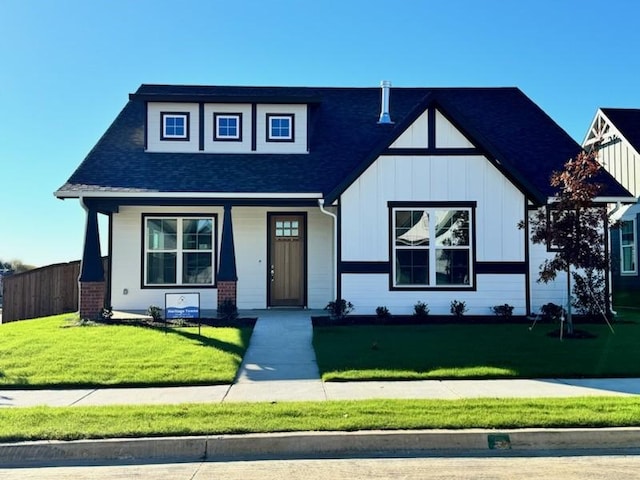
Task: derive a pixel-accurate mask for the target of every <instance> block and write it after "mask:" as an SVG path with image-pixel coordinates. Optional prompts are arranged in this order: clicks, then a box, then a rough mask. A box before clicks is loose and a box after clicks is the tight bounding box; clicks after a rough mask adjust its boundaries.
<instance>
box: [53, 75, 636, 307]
mask: <svg viewBox="0 0 640 480" xmlns="http://www.w3.org/2000/svg"><path fill="white" fill-rule="evenodd" d="M580 149H581V148H580V145H578V144H577V143H576V142H575V141H573V140H572V139H571V138H570V137H569V135H567V133H565V132H564V131H563V130H562V129H561V128H560V127H559V126H558V125H557V124H556V123H554V122H553V120H552V119H551V118H549V117H548V116H547V115H546V114H545V113H544V112H543V111H542V110H541V109H540V108H539V107H538V106H536V105H535V104H534V103H533V102H532V101H531V100H530V99H529V98H527V96H525V95H524V94H523V93H522V92H521V91H520V90H519V89H517V88H393V89H392V88H391V86H390V84H389V83H388V82H383V84H382V86H381V88H314V87H230V86H221V87H219V86H184V85H142V86H140V88H139V89H138V90H137V91H136V92H135V93H134V94H131V95H130V96H129V101H128V102H127V103H126V105H125V106H124V108H123V110H122V111H121V113H120V114H119V115H118V116H117V118H116V119H115V121H114V122H113V124H112V125H111V126H110V127H109V128H108V130H107V131H106V132H105V134H104V135H103V136H102V138H101V139H100V140H99V141H98V143H97V144H96V145H95V147H94V148H93V149H92V150H91V152H89V154H88V155H87V157H86V158H85V159H84V161H83V162H82V163H81V164H80V166H79V167H78V168H77V170H76V171H75V172H74V173H73V174H72V175H71V177H70V178H69V180H68V181H67V182H66V183H65V184H64V185H62V187H60V189H59V190H57V191H56V192H55V195H56V197H58V198H60V199H68V198H75V199H78V200H79V201H80V204H81V205H82V206H83V208H84V209H85V210H86V212H87V226H86V232H85V246H84V252H83V257H82V259H83V263H82V269H81V274H80V279H79V280H80V290H81V293H80V297H81V300H80V312H81V315H83V316H91V315H95V314H96V312H98V311H99V310H100V309H101V307H102V306H103V298H104V296H105V291H106V292H108V293H107V304H108V305H111V306H113V308H114V309H117V310H125V311H136V310H138V311H139V310H142V311H144V310H145V309H146V308H147V307H148V306H149V305H165V298H166V297H165V294H171V293H174V294H178V295H182V294H197V295H198V298H199V306H200V308H202V309H203V310H213V309H216V308H217V307H218V305H220V304H221V303H222V302H224V301H226V300H230V301H232V302H235V303H237V306H238V308H241V309H264V308H278V307H301V308H302V307H306V308H323V307H325V305H327V303H328V302H329V301H331V300H333V299H336V298H344V299H347V300H348V301H350V302H352V303H353V304H354V306H355V308H356V312H357V313H360V314H373V313H374V312H375V309H376V307H377V306H382V305H384V306H386V307H387V308H389V310H390V311H391V312H392V313H397V314H403V313H410V312H412V311H413V305H415V303H416V302H417V301H422V302H425V303H427V304H428V305H429V308H430V310H431V312H432V313H434V314H448V313H449V306H450V303H451V301H453V300H458V301H464V302H465V303H466V305H467V308H468V314H469V315H486V314H489V313H490V312H491V310H490V309H491V307H492V306H494V305H504V304H505V303H508V304H510V305H513V306H514V307H515V309H514V314H516V315H524V314H526V313H530V312H534V311H537V310H538V309H539V307H540V305H542V304H544V303H547V302H549V301H561V300H562V295H563V292H564V290H565V289H564V285H566V283H565V282H564V281H562V280H561V279H560V278H559V280H558V283H557V284H546V285H543V284H538V283H537V282H536V279H537V272H538V266H539V265H540V263H541V261H542V260H543V259H544V258H545V256H546V255H547V252H546V249H545V248H542V247H540V246H536V245H531V243H530V242H529V240H528V238H529V235H527V231H526V229H525V230H522V229H519V228H518V223H519V222H521V221H524V222H525V224H526V223H527V222H528V217H529V214H530V212H531V211H532V209H535V208H537V207H539V206H541V205H545V204H546V203H547V201H548V199H549V198H550V197H551V196H553V194H554V191H553V190H552V189H551V187H550V186H549V176H550V174H551V172H552V171H553V170H559V169H561V168H562V166H563V164H564V162H565V161H566V160H568V159H569V158H570V157H572V156H574V155H575V154H577V153H578V152H579V151H580ZM602 177H603V178H602V180H603V181H604V183H606V184H607V188H606V190H605V191H604V192H603V195H604V197H602V198H601V199H600V201H602V202H612V201H618V200H628V199H629V193H628V192H627V191H626V190H625V189H624V188H623V187H622V186H620V185H619V184H618V183H617V182H616V181H615V180H614V179H613V178H612V177H611V176H610V175H609V174H607V173H606V172H604V173H603V175H602ZM99 214H102V215H106V216H108V218H109V222H108V224H109V231H108V232H107V235H108V238H109V242H108V245H109V252H108V257H109V261H110V264H109V269H108V272H109V273H108V275H107V278H104V273H103V269H102V264H101V263H100V261H99V260H100V255H101V252H100V242H99V232H98V222H97V216H98V215H99ZM103 234H104V232H103Z"/></svg>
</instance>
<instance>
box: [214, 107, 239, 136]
mask: <svg viewBox="0 0 640 480" xmlns="http://www.w3.org/2000/svg"><path fill="white" fill-rule="evenodd" d="M222 119H234V120H235V121H236V122H237V133H236V134H235V135H223V134H221V133H220V120H222ZM213 128H214V130H213V141H214V142H220V141H222V142H225V141H226V142H229V141H232V142H241V141H242V113H214V114H213Z"/></svg>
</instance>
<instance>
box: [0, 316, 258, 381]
mask: <svg viewBox="0 0 640 480" xmlns="http://www.w3.org/2000/svg"><path fill="white" fill-rule="evenodd" d="M77 321H78V317H77V315H74V314H67V315H56V316H53V317H47V318H41V319H35V320H25V321H20V322H13V323H7V324H2V325H0V388H8V387H9V388H44V387H86V386H107V385H108V386H152V385H194V384H218V383H231V382H233V379H234V378H235V375H236V371H237V369H238V367H239V366H240V363H241V362H242V357H243V355H244V352H245V350H246V348H247V346H248V344H249V338H250V336H251V329H250V328H212V327H205V326H203V327H202V328H201V335H198V328H197V327H188V328H169V329H167V331H166V333H165V331H164V330H163V329H158V328H149V327H142V326H129V325H102V324H97V325H91V326H89V325H87V326H76V325H77Z"/></svg>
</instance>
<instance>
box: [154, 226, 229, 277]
mask: <svg viewBox="0 0 640 480" xmlns="http://www.w3.org/2000/svg"><path fill="white" fill-rule="evenodd" d="M149 220H175V221H176V247H175V248H150V246H149V243H150V242H149V229H148V222H149ZM185 220H210V221H211V248H209V249H189V248H185V247H184V237H183V233H184V222H185ZM216 232H217V216H216V215H210V214H209V215H206V214H193V215H190V214H189V215H162V214H143V216H142V237H143V238H142V241H143V242H144V245H143V248H142V252H143V253H142V265H143V269H142V286H143V287H162V288H170V287H187V286H188V287H215V285H216V265H217V250H216V249H217V235H216ZM151 253H175V255H176V266H175V269H176V282H175V283H155V282H150V281H148V268H149V260H148V259H149V254H151ZM185 253H209V254H210V255H211V281H210V282H207V283H189V282H185V281H184V278H183V267H184V254H185Z"/></svg>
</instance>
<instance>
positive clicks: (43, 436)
mask: <svg viewBox="0 0 640 480" xmlns="http://www.w3.org/2000/svg"><path fill="white" fill-rule="evenodd" d="M639 425H640V403H639V402H638V401H637V399H636V398H623V397H606V398H605V397H600V398H598V397H591V398H546V399H467V400H365V401H342V402H284V403H280V402H278V403H231V404H226V403H225V404H192V405H187V404H185V405H154V406H148V405H147V406H145V405H127V406H109V407H32V408H5V409H0V442H15V441H29V440H76V439H86V438H116V437H152V436H153V437H155V436H185V435H220V434H241V433H260V432H264V433H267V432H298V431H355V430H378V429H379V430H396V429H403V430H413V429H462V428H486V429H488V428H495V429H506V428H534V427H535V428H578V427H630V426H639Z"/></svg>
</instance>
